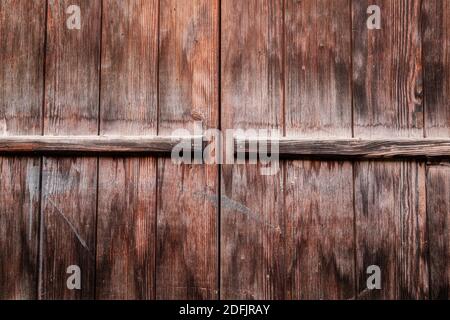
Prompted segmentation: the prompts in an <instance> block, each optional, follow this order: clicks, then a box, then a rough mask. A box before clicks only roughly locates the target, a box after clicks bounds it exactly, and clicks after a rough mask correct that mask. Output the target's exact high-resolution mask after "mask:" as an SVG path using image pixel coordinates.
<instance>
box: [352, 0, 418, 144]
mask: <svg viewBox="0 0 450 320" xmlns="http://www.w3.org/2000/svg"><path fill="white" fill-rule="evenodd" d="M420 3H421V1H420V0H374V1H372V0H370V1H369V0H362V1H359V0H355V1H352V17H353V18H352V19H353V28H352V29H353V53H352V54H353V106H354V134H355V137H372V138H373V137H386V136H388V135H389V134H390V133H394V135H395V136H403V137H422V136H423V126H424V124H423V104H422V93H423V92H422V91H423V90H422V80H423V79H422V62H421V59H422V44H421V33H420ZM369 5H378V6H379V7H380V9H381V30H369V29H368V28H367V25H366V21H367V18H368V17H369V15H368V14H367V8H368V7H369Z"/></svg>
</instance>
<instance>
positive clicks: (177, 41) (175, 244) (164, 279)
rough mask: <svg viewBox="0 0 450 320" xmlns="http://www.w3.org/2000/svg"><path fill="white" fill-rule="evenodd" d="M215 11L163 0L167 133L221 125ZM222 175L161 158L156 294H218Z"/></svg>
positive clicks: (204, 4) (162, 113) (211, 6)
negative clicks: (197, 123)
mask: <svg viewBox="0 0 450 320" xmlns="http://www.w3.org/2000/svg"><path fill="white" fill-rule="evenodd" d="M218 10H219V8H218V1H216V0H213V1H210V0H195V1H176V0H163V1H161V2H160V18H159V21H160V34H159V37H160V41H159V89H160V91H159V93H160V94H159V103H160V105H159V133H160V134H162V135H169V134H171V133H172V131H173V130H175V129H179V128H184V129H189V130H192V129H193V127H194V122H195V121H201V123H202V127H203V128H205V129H206V128H211V127H214V128H215V127H217V125H218V123H217V121H218V44H219V43H218V25H219V21H218V18H219V15H218V12H219V11H218ZM217 179H218V178H217V166H214V165H212V166H211V165H177V164H174V163H172V160H171V159H158V186H157V188H158V198H157V203H158V205H157V206H158V209H157V252H156V298H157V299H206V298H209V299H214V298H216V297H217V227H216V224H217V204H216V203H217V201H214V200H213V199H214V197H215V195H217ZM211 197H213V199H211Z"/></svg>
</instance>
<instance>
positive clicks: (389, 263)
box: [355, 162, 429, 299]
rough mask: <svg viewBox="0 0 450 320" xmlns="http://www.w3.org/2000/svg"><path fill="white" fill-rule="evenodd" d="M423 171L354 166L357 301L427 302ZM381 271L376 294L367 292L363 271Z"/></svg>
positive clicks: (420, 167) (408, 166) (409, 166)
mask: <svg viewBox="0 0 450 320" xmlns="http://www.w3.org/2000/svg"><path fill="white" fill-rule="evenodd" d="M424 175H425V166H424V164H418V163H416V162H397V163H391V162H386V163H380V162H360V163H357V164H356V165H355V211H356V212H355V213H356V245H357V247H356V255H357V260H356V262H357V271H358V274H357V276H358V278H357V279H358V295H357V298H358V299H427V298H428V289H429V288H428V286H429V285H428V272H429V270H428V256H427V255H428V250H427V231H426V204H425V177H424ZM370 265H377V266H379V267H380V269H381V276H382V278H381V290H367V287H366V279H367V278H368V274H367V273H366V271H367V267H369V266H370Z"/></svg>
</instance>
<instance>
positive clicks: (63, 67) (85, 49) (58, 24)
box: [44, 0, 101, 135]
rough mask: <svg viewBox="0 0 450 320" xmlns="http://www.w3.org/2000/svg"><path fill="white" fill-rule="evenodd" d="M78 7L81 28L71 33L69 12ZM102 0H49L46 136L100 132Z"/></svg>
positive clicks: (45, 111)
mask: <svg viewBox="0 0 450 320" xmlns="http://www.w3.org/2000/svg"><path fill="white" fill-rule="evenodd" d="M71 5H78V6H79V7H80V10H81V29H80V30H77V29H72V30H69V29H68V28H67V26H66V20H67V19H68V17H69V14H67V13H66V9H67V8H68V7H69V6H71ZM100 7H101V1H99V0H93V1H90V0H76V1H71V0H62V1H60V0H49V2H48V21H47V48H46V59H45V61H46V66H45V109H44V133H45V134H46V135H64V134H71V135H87V134H96V133H97V130H98V128H97V127H98V99H99V97H98V95H99V90H98V82H99V72H98V70H99V67H100V65H99V60H100V40H99V39H100Z"/></svg>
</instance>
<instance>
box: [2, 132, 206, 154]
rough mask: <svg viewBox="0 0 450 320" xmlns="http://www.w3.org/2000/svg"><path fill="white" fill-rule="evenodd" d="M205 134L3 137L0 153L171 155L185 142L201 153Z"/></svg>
mask: <svg viewBox="0 0 450 320" xmlns="http://www.w3.org/2000/svg"><path fill="white" fill-rule="evenodd" d="M195 139H197V141H198V140H200V141H202V137H201V136H199V137H195V136H190V137H182V138H180V137H164V136H3V137H0V154H21V153H32V154H81V155H85V154H130V153H131V154H134V153H136V154H140V153H145V154H167V153H170V152H171V151H172V149H173V147H175V146H176V145H177V144H179V143H181V142H185V143H187V144H189V145H190V147H191V148H192V151H193V152H194V151H195V152H197V151H199V152H201V151H202V150H203V146H202V144H201V143H200V144H198V143H194V141H195Z"/></svg>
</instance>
